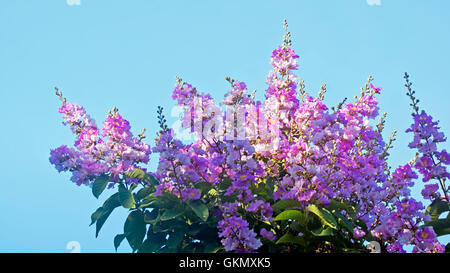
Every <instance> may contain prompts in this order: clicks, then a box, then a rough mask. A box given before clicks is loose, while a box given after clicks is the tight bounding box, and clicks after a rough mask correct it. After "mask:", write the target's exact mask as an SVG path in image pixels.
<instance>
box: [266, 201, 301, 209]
mask: <svg viewBox="0 0 450 273" xmlns="http://www.w3.org/2000/svg"><path fill="white" fill-rule="evenodd" d="M292 207H301V204H300V202H298V201H297V200H295V199H283V200H280V201H278V202H276V203H275V204H273V205H272V209H273V210H274V211H281V210H285V209H287V208H292Z"/></svg>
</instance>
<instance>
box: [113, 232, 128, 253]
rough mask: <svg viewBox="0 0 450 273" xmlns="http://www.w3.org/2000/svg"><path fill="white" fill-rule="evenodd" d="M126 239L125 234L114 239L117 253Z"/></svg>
mask: <svg viewBox="0 0 450 273" xmlns="http://www.w3.org/2000/svg"><path fill="white" fill-rule="evenodd" d="M125 237H126V236H125V234H117V235H116V237H114V248H115V249H116V251H117V248H118V247H119V246H120V244H121V243H122V241H123V239H125Z"/></svg>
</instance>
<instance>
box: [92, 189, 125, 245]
mask: <svg viewBox="0 0 450 273" xmlns="http://www.w3.org/2000/svg"><path fill="white" fill-rule="evenodd" d="M119 206H120V202H119V193H115V194H113V195H111V196H110V197H109V198H108V199H106V201H105V203H103V206H102V207H101V209H100V208H99V209H97V210H96V211H95V212H94V213H93V214H92V216H91V219H92V220H93V221H94V220H96V221H95V237H98V233H99V232H100V229H101V228H102V227H103V224H104V223H105V222H106V219H108V217H109V215H110V214H111V213H112V212H113V210H114V209H115V208H117V207H119ZM100 211H101V213H100ZM94 218H97V219H94ZM93 223H94V222H92V224H93Z"/></svg>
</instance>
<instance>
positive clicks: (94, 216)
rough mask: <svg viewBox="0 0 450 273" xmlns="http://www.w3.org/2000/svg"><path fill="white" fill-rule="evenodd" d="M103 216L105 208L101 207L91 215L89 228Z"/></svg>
mask: <svg viewBox="0 0 450 273" xmlns="http://www.w3.org/2000/svg"><path fill="white" fill-rule="evenodd" d="M102 214H103V207H99V208H98V209H97V210H96V211H95V212H94V213H92V215H91V224H90V225H89V226H92V225H93V224H94V223H95V222H96V221H97V220H98V218H100V217H101V216H102Z"/></svg>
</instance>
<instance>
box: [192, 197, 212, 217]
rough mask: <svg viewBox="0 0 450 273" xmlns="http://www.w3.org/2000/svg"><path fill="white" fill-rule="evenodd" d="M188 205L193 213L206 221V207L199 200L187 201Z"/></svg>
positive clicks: (207, 214)
mask: <svg viewBox="0 0 450 273" xmlns="http://www.w3.org/2000/svg"><path fill="white" fill-rule="evenodd" d="M188 205H189V206H190V207H191V209H192V210H193V211H194V213H195V214H196V215H197V216H198V217H199V218H200V219H202V220H203V221H206V220H207V219H208V217H209V211H208V207H207V206H206V205H205V204H203V203H202V202H201V201H200V200H194V201H189V202H188Z"/></svg>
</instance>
